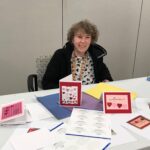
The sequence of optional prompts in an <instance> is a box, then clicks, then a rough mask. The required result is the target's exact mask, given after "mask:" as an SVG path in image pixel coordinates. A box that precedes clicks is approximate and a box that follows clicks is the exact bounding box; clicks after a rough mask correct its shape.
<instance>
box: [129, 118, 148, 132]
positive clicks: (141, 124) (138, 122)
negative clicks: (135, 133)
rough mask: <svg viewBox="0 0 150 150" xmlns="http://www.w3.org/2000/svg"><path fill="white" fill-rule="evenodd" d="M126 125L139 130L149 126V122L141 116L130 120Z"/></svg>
mask: <svg viewBox="0 0 150 150" xmlns="http://www.w3.org/2000/svg"><path fill="white" fill-rule="evenodd" d="M127 123H129V124H130V125H132V126H134V127H136V128H139V129H144V128H145V127H147V126H148V125H150V120H149V119H148V118H146V117H144V116H142V115H139V116H137V117H135V118H133V119H131V120H129V121H128V122H127Z"/></svg>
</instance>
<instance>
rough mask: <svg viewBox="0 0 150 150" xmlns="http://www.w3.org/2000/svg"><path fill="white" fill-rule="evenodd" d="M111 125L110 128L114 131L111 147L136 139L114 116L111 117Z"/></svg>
mask: <svg viewBox="0 0 150 150" xmlns="http://www.w3.org/2000/svg"><path fill="white" fill-rule="evenodd" d="M111 125H112V130H113V131H114V133H113V134H112V138H111V145H110V146H111V147H113V146H117V145H121V144H125V143H129V142H135V141H136V138H134V137H133V136H132V135H131V134H130V133H129V132H128V131H127V130H126V129H124V128H123V127H122V126H120V125H118V124H117V121H116V118H114V119H113V118H112V124H111Z"/></svg>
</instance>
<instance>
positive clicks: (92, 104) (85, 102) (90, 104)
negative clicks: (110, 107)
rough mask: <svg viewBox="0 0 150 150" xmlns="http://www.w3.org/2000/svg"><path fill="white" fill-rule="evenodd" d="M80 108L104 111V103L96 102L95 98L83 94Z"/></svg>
mask: <svg viewBox="0 0 150 150" xmlns="http://www.w3.org/2000/svg"><path fill="white" fill-rule="evenodd" d="M79 107H80V108H84V109H90V110H99V111H103V101H101V100H99V101H98V100H96V99H95V98H94V97H93V96H90V95H88V94H86V93H82V104H81V106H79Z"/></svg>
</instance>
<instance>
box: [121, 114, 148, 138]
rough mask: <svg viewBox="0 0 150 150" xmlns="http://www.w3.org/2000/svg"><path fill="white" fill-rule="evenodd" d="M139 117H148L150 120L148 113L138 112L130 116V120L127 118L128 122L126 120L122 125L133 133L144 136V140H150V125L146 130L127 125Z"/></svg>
mask: <svg viewBox="0 0 150 150" xmlns="http://www.w3.org/2000/svg"><path fill="white" fill-rule="evenodd" d="M139 115H142V116H144V117H146V118H147V119H149V120H150V113H147V112H144V111H141V112H138V113H134V114H131V115H130V116H128V118H126V120H124V121H123V122H122V125H123V126H124V127H126V128H128V129H130V130H131V131H132V132H135V133H136V134H139V136H142V137H144V138H147V139H149V140H150V125H148V126H146V127H145V128H143V129H139V128H137V127H134V126H133V125H130V124H129V123H127V122H128V121H129V120H131V119H133V118H135V117H137V116H139Z"/></svg>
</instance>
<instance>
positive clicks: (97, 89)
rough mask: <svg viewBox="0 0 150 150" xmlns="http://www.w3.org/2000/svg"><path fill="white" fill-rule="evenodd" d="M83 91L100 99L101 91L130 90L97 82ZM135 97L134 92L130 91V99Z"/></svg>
mask: <svg viewBox="0 0 150 150" xmlns="http://www.w3.org/2000/svg"><path fill="white" fill-rule="evenodd" d="M84 92H85V93H87V94H89V95H91V96H93V97H95V98H96V99H100V97H101V95H102V93H103V92H130V91H128V90H126V89H123V88H120V87H116V86H113V85H110V84H108V83H98V84H97V85H95V86H94V87H92V88H89V89H87V90H85V91H84ZM135 98H136V93H135V92H131V99H132V100H134V99H135Z"/></svg>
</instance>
